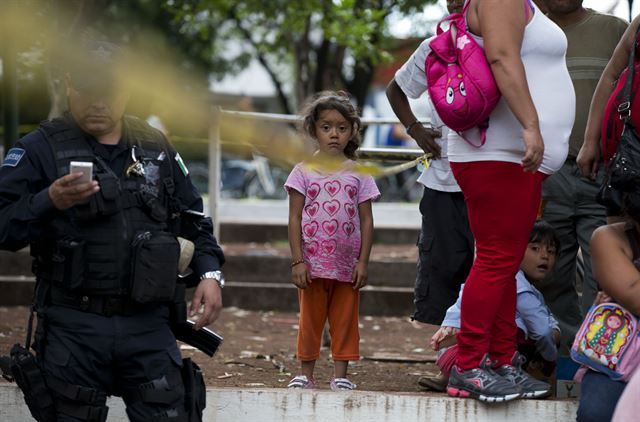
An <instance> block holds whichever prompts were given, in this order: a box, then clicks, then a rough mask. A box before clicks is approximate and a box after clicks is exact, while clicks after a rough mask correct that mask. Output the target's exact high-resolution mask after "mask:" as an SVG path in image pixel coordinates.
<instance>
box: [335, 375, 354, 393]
mask: <svg viewBox="0 0 640 422" xmlns="http://www.w3.org/2000/svg"><path fill="white" fill-rule="evenodd" d="M330 385H331V389H332V390H333V391H344V390H355V389H356V387H357V385H355V384H354V383H352V382H351V381H349V380H348V379H346V378H333V379H332V380H331V384H330Z"/></svg>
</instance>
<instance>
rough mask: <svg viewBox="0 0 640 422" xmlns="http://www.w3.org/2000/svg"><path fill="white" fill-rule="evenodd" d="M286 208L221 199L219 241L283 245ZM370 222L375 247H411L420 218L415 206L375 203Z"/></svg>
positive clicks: (274, 203)
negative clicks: (376, 244)
mask: <svg viewBox="0 0 640 422" xmlns="http://www.w3.org/2000/svg"><path fill="white" fill-rule="evenodd" d="M205 203H206V202H205ZM288 207H289V204H288V201H287V200H262V199H261V200H257V199H223V200H222V201H221V203H220V207H219V208H218V213H219V216H218V218H219V221H220V239H221V240H222V241H223V242H225V243H229V242H236V243H237V242H260V243H265V242H274V241H277V240H283V241H286V239H287V223H288V215H289V209H288ZM205 212H207V210H205ZM373 221H374V223H375V232H374V241H375V242H376V243H383V244H395V245H397V244H415V242H416V240H417V238H418V233H419V232H420V225H421V224H422V217H421V216H420V211H419V209H418V204H417V203H400V202H376V203H374V204H373Z"/></svg>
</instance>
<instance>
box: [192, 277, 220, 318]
mask: <svg viewBox="0 0 640 422" xmlns="http://www.w3.org/2000/svg"><path fill="white" fill-rule="evenodd" d="M201 307H203V308H204V311H202V310H201ZM220 311H222V291H221V289H220V286H219V285H218V282H217V281H216V280H215V279H213V278H205V279H204V280H202V281H201V282H200V283H199V284H198V287H196V291H195V293H194V294H193V300H192V301H191V310H190V311H189V314H190V316H191V317H193V316H195V314H196V313H201V314H202V315H200V318H199V319H198V321H197V322H196V324H195V325H194V326H193V329H194V330H199V329H200V328H202V327H205V326H207V325H209V324H212V323H213V322H214V321H215V320H216V319H218V317H219V316H220Z"/></svg>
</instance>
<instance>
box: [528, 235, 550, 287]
mask: <svg viewBox="0 0 640 422" xmlns="http://www.w3.org/2000/svg"><path fill="white" fill-rule="evenodd" d="M556 253H557V251H556V248H555V247H554V246H553V245H549V244H547V243H544V242H531V243H529V244H528V245H527V250H526V252H525V253H524V258H523V259H522V263H521V264H520V269H521V270H522V271H523V272H524V274H525V276H526V277H527V280H529V281H530V282H532V283H537V282H540V281H542V280H544V279H545V278H546V277H547V276H548V275H549V273H551V270H553V266H554V265H555V263H556Z"/></svg>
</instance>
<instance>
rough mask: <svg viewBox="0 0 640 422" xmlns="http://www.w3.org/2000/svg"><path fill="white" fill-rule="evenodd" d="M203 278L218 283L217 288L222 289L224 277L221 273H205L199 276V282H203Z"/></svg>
mask: <svg viewBox="0 0 640 422" xmlns="http://www.w3.org/2000/svg"><path fill="white" fill-rule="evenodd" d="M205 278H212V279H214V280H215V281H217V282H218V286H220V288H221V289H222V288H224V275H223V274H222V271H220V270H218V271H207V272H206V273H204V274H202V275H201V276H200V280H201V281H202V280H204V279H205Z"/></svg>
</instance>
